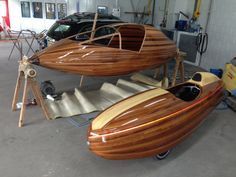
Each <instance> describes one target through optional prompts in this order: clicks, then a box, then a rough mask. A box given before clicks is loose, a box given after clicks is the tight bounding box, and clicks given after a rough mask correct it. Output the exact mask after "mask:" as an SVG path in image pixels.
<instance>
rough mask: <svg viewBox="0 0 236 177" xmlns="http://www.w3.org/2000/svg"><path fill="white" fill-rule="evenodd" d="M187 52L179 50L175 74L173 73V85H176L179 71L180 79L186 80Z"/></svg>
mask: <svg viewBox="0 0 236 177" xmlns="http://www.w3.org/2000/svg"><path fill="white" fill-rule="evenodd" d="M186 55H187V54H186V53H184V52H181V51H179V50H178V51H177V56H176V58H175V62H176V64H175V69H174V74H173V78H172V84H171V86H172V87H173V86H175V84H176V77H177V73H178V71H179V72H180V79H181V82H184V58H185V57H186Z"/></svg>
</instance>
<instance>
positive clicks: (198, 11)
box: [193, 0, 202, 20]
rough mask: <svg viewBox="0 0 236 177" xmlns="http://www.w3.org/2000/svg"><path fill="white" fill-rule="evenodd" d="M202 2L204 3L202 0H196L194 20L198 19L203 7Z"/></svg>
mask: <svg viewBox="0 0 236 177" xmlns="http://www.w3.org/2000/svg"><path fill="white" fill-rule="evenodd" d="M201 4H202V0H196V1H195V7H194V12H193V20H197V19H198V18H199V17H200V15H201V13H200V9H201Z"/></svg>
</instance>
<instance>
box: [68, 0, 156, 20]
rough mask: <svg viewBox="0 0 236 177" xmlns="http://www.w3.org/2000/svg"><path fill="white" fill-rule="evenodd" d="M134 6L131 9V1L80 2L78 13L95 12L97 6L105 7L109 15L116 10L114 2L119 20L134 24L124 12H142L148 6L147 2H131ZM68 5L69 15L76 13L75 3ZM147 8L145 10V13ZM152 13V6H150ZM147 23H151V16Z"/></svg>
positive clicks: (96, 0)
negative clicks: (118, 10)
mask: <svg viewBox="0 0 236 177" xmlns="http://www.w3.org/2000/svg"><path fill="white" fill-rule="evenodd" d="M132 1H133V4H134V8H135V9H133V8H132V4H131V0H80V1H78V2H79V7H80V9H79V10H80V12H96V10H97V6H98V5H104V6H107V7H108V9H109V13H112V9H113V8H116V2H117V4H118V7H119V8H120V9H121V19H122V20H124V21H127V22H134V15H131V14H126V13H125V12H134V11H138V12H143V11H144V7H147V6H148V0H132ZM69 3H70V6H69V7H70V13H73V12H75V11H76V8H75V7H76V3H77V1H73V0H71V1H69ZM147 9H148V8H146V11H147ZM151 11H152V4H151ZM149 19H150V20H149V21H148V22H151V16H150V17H149Z"/></svg>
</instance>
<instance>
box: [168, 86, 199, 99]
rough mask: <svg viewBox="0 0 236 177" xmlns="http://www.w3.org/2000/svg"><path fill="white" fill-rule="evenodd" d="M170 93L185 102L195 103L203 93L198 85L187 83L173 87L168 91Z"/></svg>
mask: <svg viewBox="0 0 236 177" xmlns="http://www.w3.org/2000/svg"><path fill="white" fill-rule="evenodd" d="M168 91H169V92H171V93H172V94H174V95H175V96H176V97H177V98H179V99H181V100H183V101H193V100H195V99H196V98H197V96H198V95H199V94H200V92H201V90H200V88H199V87H198V86H197V85H195V84H191V83H185V84H181V85H178V86H176V87H172V88H170V89H168Z"/></svg>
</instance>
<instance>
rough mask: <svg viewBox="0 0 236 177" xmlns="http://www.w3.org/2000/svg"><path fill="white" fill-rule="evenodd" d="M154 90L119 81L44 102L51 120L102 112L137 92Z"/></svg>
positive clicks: (130, 82) (134, 83) (149, 87)
mask: <svg viewBox="0 0 236 177" xmlns="http://www.w3.org/2000/svg"><path fill="white" fill-rule="evenodd" d="M151 88H154V87H153V86H148V85H144V84H141V83H137V82H132V81H126V80H122V79H119V80H118V81H117V83H116V85H113V84H110V83H104V84H103V85H102V87H101V88H100V89H99V90H96V91H88V92H82V91H81V90H80V89H78V88H75V90H74V93H73V94H69V93H67V92H65V93H63V94H62V96H61V99H60V100H56V101H51V100H48V99H47V100H46V106H47V107H48V109H49V114H50V118H51V119H55V118H59V117H69V116H74V115H79V114H86V113H91V112H94V111H102V110H104V109H106V108H107V107H109V106H111V105H113V104H114V103H116V102H118V101H120V100H122V99H124V98H127V97H129V96H131V95H134V94H136V93H139V92H143V91H145V90H148V89H151Z"/></svg>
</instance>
